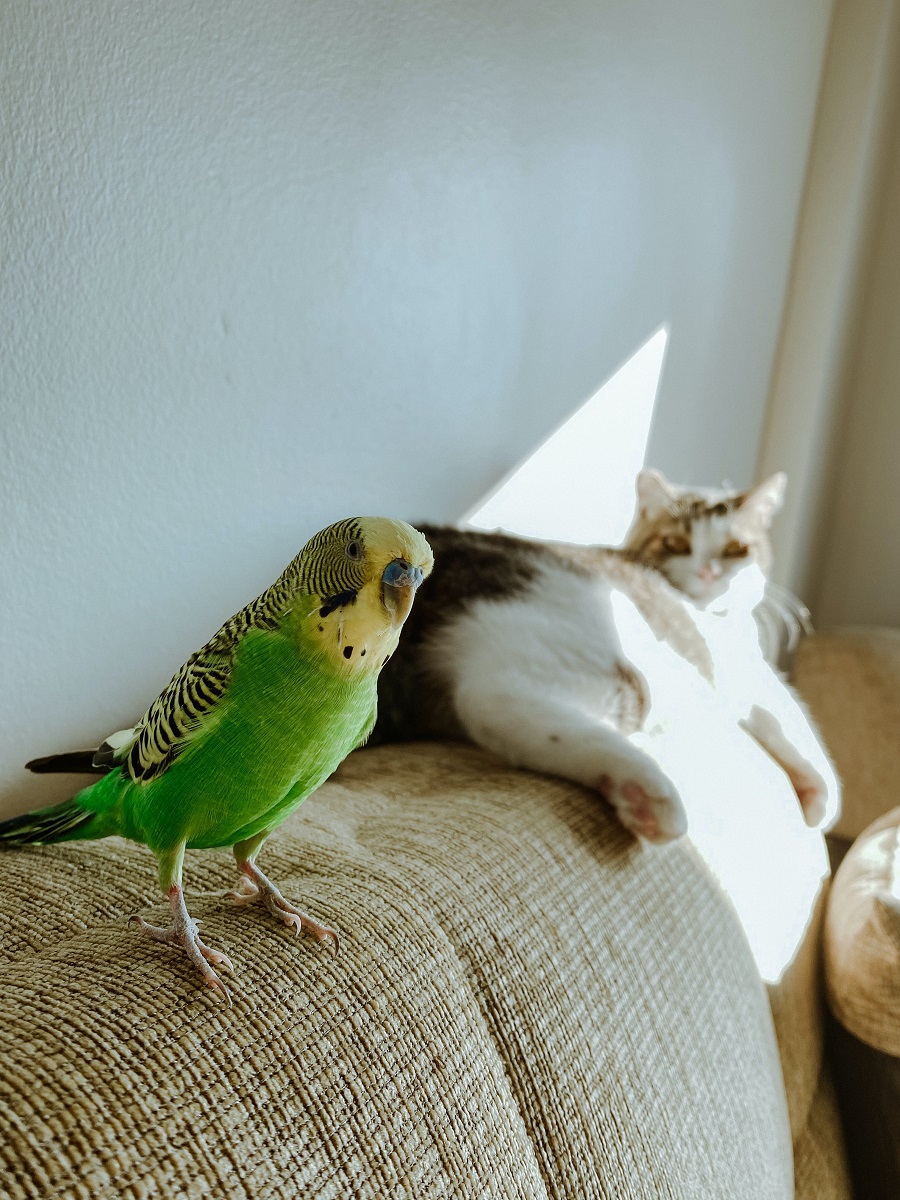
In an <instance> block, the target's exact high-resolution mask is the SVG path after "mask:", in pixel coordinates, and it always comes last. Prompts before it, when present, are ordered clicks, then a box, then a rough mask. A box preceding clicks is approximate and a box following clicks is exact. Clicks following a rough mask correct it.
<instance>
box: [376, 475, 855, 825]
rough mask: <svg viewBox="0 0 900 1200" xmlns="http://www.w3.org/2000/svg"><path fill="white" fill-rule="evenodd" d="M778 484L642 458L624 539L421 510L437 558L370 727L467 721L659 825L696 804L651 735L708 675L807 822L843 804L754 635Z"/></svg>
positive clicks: (779, 480)
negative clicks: (471, 523) (534, 533)
mask: <svg viewBox="0 0 900 1200" xmlns="http://www.w3.org/2000/svg"><path fill="white" fill-rule="evenodd" d="M784 484H785V477H784V476H783V475H776V476H773V477H772V478H771V479H769V480H767V481H766V482H764V483H762V484H760V485H759V486H758V487H756V488H753V489H752V490H750V491H743V492H737V491H727V490H711V489H696V488H681V487H676V486H674V485H673V484H671V483H669V482H668V481H667V480H666V479H665V478H664V477H663V476H662V475H661V474H660V473H659V472H658V471H650V470H645V471H642V472H641V473H640V475H639V476H638V480H637V498H638V503H637V512H636V515H635V519H634V521H633V523H632V526H631V528H630V530H629V532H628V534H627V535H626V538H625V541H624V542H623V544H622V546H621V547H618V548H610V547H603V546H596V547H587V546H575V545H569V544H565V543H554V542H540V541H534V540H530V539H524V538H516V537H511V536H507V535H506V534H502V533H482V532H478V531H475V530H463V529H455V528H441V527H433V526H431V527H428V526H421V528H422V529H423V531H424V533H425V536H426V537H427V538H428V540H429V542H430V543H431V545H432V547H433V549H434V554H435V569H434V573H433V575H432V578H431V580H430V581H429V584H428V586H427V588H423V589H422V594H421V596H420V597H419V599H418V600H417V602H416V605H415V607H414V609H413V612H412V615H411V617H410V619H409V620H408V621H407V624H406V628H405V630H404V635H403V638H402V639H401V642H400V646H399V648H398V650H397V651H396V652H395V654H394V657H393V659H392V660H391V662H390V663H389V664H388V666H387V667H386V668H385V669H384V671H383V672H382V676H381V684H380V687H379V718H378V724H377V726H376V729H375V734H374V736H373V739H372V740H373V742H379V741H381V742H383V741H396V740H408V739H413V738H434V737H467V738H469V739H470V740H471V741H473V742H475V743H476V744H477V745H479V746H482V747H484V748H485V749H487V750H490V751H492V752H494V753H495V754H498V755H499V756H501V757H502V758H504V759H505V760H506V761H508V762H509V763H511V764H513V765H516V766H522V767H528V768H531V769H533V770H537V771H542V772H545V773H547V774H551V775H558V776H561V777H563V778H566V779H572V780H574V781H576V782H578V783H581V784H584V785H587V786H588V787H591V788H594V789H596V790H597V791H598V792H599V793H600V794H602V795H603V796H604V797H605V798H606V799H607V800H608V801H609V802H610V803H611V804H612V805H613V807H614V808H615V810H616V812H617V813H618V815H619V817H620V819H621V820H622V822H623V823H624V824H625V826H626V827H627V828H628V829H630V830H631V831H632V832H633V833H635V834H639V835H641V836H643V837H645V838H647V839H648V840H650V841H654V842H662V841H667V840H670V839H672V838H675V837H677V836H679V835H680V834H682V833H684V831H685V829H686V825H687V821H686V815H685V810H684V806H683V804H682V801H681V798H680V797H679V795H678V791H677V789H676V788H675V785H674V784H673V783H672V781H671V780H670V779H669V777H668V776H667V775H666V773H665V772H664V771H663V770H662V768H661V767H660V766H659V765H658V764H657V762H656V761H654V758H653V736H652V734H653V730H654V728H658V727H660V723H661V722H662V723H664V722H665V719H666V710H667V708H668V709H670V710H671V709H672V708H673V707H677V706H679V705H683V704H684V703H686V702H687V701H686V699H685V697H687V696H688V695H689V694H690V689H691V687H692V686H694V687H696V686H700V687H701V688H706V689H710V688H711V689H713V690H714V693H715V696H716V702H717V703H721V704H723V705H725V706H726V707H727V708H728V710H729V711H730V713H731V714H732V715H733V719H734V721H735V722H736V723H737V724H738V725H740V726H741V727H742V728H743V729H744V730H745V731H746V732H747V733H749V734H750V735H751V736H752V737H753V738H754V739H755V740H756V741H757V742H758V743H759V744H760V745H761V746H762V747H763V749H764V750H765V751H767V752H768V754H769V755H770V756H771V757H772V758H773V759H774V760H775V761H776V762H777V763H778V764H779V765H780V766H781V767H782V768H783V769H784V771H785V772H786V774H787V775H788V777H789V779H790V781H791V783H792V785H793V788H794V790H795V792H796V794H797V797H798V799H799V802H800V804H801V806H802V809H803V814H804V817H805V819H806V820H807V822H808V823H809V824H821V823H826V822H831V821H833V820H834V819H835V817H836V815H837V810H838V805H839V785H838V781H837V777H836V775H835V772H834V768H833V766H832V764H831V762H830V760H829V757H828V754H827V752H826V751H825V749H824V747H823V745H822V743H821V740H820V739H819V737H818V735H817V733H816V731H815V729H814V727H813V725H812V722H811V720H810V718H809V717H808V715H807V714H806V712H805V711H804V709H803V707H802V705H801V704H800V702H799V701H798V699H797V698H796V696H795V695H794V693H793V692H792V691H791V690H790V688H789V687H788V686H787V685H786V684H785V683H784V682H783V680H782V678H781V677H780V676H779V674H778V673H777V671H776V670H775V669H774V668H773V666H772V665H770V662H769V661H767V658H766V655H765V654H764V653H763V649H762V646H761V638H760V624H759V612H760V610H761V608H762V607H763V602H764V598H765V592H766V576H765V573H766V571H767V570H768V568H769V564H770V558H771V550H770V545H769V539H768V529H769V526H770V523H771V520H772V517H773V516H774V514H775V513H776V511H777V510H778V508H779V507H780V505H781V501H782V495H783V491H784ZM679 670H680V672H681V675H680V676H679V674H678V671H679ZM689 677H690V678H689ZM673 680H675V683H674V684H673V682H672V681H673ZM692 681H693V682H692Z"/></svg>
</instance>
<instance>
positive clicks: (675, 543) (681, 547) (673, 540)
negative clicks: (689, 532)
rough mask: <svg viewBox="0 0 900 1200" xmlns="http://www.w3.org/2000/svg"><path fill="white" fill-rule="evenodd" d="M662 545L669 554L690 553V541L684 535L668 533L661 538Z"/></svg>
mask: <svg viewBox="0 0 900 1200" xmlns="http://www.w3.org/2000/svg"><path fill="white" fill-rule="evenodd" d="M663 546H665V548H666V549H667V550H668V552H669V553H670V554H690V552H691V543H690V542H689V541H688V539H687V538H686V537H681V536H680V535H679V534H670V535H669V536H668V537H664V538H663Z"/></svg>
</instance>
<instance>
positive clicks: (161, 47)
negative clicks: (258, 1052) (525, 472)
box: [0, 0, 830, 810]
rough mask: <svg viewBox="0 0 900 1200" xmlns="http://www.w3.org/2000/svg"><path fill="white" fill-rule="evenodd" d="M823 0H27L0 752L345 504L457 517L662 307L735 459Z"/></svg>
mask: <svg viewBox="0 0 900 1200" xmlns="http://www.w3.org/2000/svg"><path fill="white" fill-rule="evenodd" d="M829 11H830V4H829V3H828V2H826V0H792V2H791V3H790V4H784V3H783V2H782V0H723V2H720V3H711V2H710V0H682V2H681V3H679V4H678V5H677V6H673V5H671V4H668V3H665V0H629V3H628V4H622V3H619V2H617V0H562V2H561V3H558V4H553V5H547V4H545V3H543V2H542V0H541V2H538V0H491V2H490V3H485V2H484V0H481V2H478V3H475V2H474V0H452V2H451V0H387V2H385V3H378V4H375V3H371V4H347V3H344V2H339V0H310V2H307V3H303V4H298V3H295V2H294V0H269V2H268V3H266V4H263V3H261V2H260V0H240V2H237V0H215V3H213V0H194V2H193V3H192V4H190V5H185V4H182V3H175V2H174V0H169V2H166V0H161V2H160V3H155V4H152V5H150V4H145V3H142V2H141V0H115V2H113V0H94V2H93V3H91V4H90V5H86V4H85V5H72V4H70V3H67V2H66V0H45V2H44V3H41V4H34V3H28V2H27V0H9V2H8V3H7V4H6V5H5V6H3V8H2V9H0V113H2V119H3V121H4V124H3V126H2V138H3V142H4V144H3V146H2V148H0V171H2V172H3V176H2V179H0V185H2V186H0V204H2V212H0V222H2V223H0V252H2V256H3V269H2V272H0V339H2V340H0V347H2V352H0V422H2V424H0V429H2V445H0V516H2V520H0V569H2V577H0V589H2V592H0V603H2V611H3V614H4V622H3V632H2V634H0V638H2V646H0V670H2V673H3V679H2V684H0V687H2V691H0V695H2V704H3V712H2V719H0V786H2V787H4V788H5V791H4V792H3V795H4V797H5V799H4V803H5V805H6V807H8V808H9V809H10V810H12V809H13V808H20V807H24V806H26V805H27V804H29V803H35V802H38V801H42V800H45V799H47V800H49V799H51V798H53V797H54V796H57V795H60V794H62V792H63V790H65V786H66V785H65V784H64V783H63V784H59V786H58V787H56V788H55V789H54V785H53V784H48V783H47V781H46V780H37V779H30V780H29V779H26V778H25V777H23V775H22V773H21V771H20V763H21V762H22V761H24V759H25V758H26V757H28V756H30V755H33V754H39V753H44V752H47V751H50V750H53V749H56V748H65V747H69V746H73V745H78V744H80V743H90V742H92V741H93V740H95V739H96V738H97V737H98V736H99V735H102V734H104V733H105V732H107V731H108V730H109V729H110V728H111V727H116V726H117V725H118V724H121V723H122V722H123V721H126V720H130V719H132V718H133V717H135V716H137V715H138V713H139V712H140V711H141V709H142V708H143V707H144V705H145V703H146V702H147V701H148V700H149V699H150V698H152V696H153V695H154V694H155V693H156V691H157V690H158V688H159V687H160V686H161V685H162V684H163V683H164V682H165V681H166V679H167V678H168V676H169V675H170V674H171V671H172V670H173V669H174V668H175V667H176V666H177V665H178V663H180V662H181V661H182V660H183V658H184V657H185V656H186V655H187V654H188V653H189V652H190V651H191V650H193V649H194V648H195V647H196V646H197V645H198V644H200V643H201V642H202V641H203V640H204V639H205V638H206V637H207V636H208V635H209V634H210V633H211V632H212V630H213V629H214V628H215V626H216V625H217V624H218V622H219V621H220V620H221V619H223V618H224V617H225V616H227V615H228V614H230V613H231V612H232V611H233V610H234V609H236V608H237V607H238V606H239V605H240V604H242V603H243V602H244V601H245V600H247V599H248V598H249V597H250V596H252V595H253V594H255V593H256V592H257V591H258V590H259V589H260V588H261V587H262V586H264V585H265V584H267V583H268V582H269V581H270V580H271V578H272V577H273V576H274V575H275V574H276V573H277V571H279V570H280V569H281V567H282V566H283V565H284V563H285V562H286V561H287V560H288V559H289V557H290V556H291V555H292V554H293V553H294V551H295V550H296V549H297V547H298V546H299V545H300V544H301V543H302V541H303V540H304V539H305V537H306V536H307V535H308V534H309V533H310V532H311V531H312V530H313V529H315V528H317V527H319V526H320V525H322V524H324V523H325V522H326V521H328V520H329V519H331V518H334V517H337V516H339V515H346V514H347V513H353V512H359V511H362V512H372V511H383V512H392V513H397V514H403V515H409V516H415V515H418V514H421V515H423V516H428V517H432V518H454V517H456V516H458V515H459V514H460V513H462V512H463V511H464V510H466V509H467V508H468V507H469V506H470V505H471V504H472V503H473V502H474V501H476V500H477V499H478V497H479V495H481V494H482V493H483V492H485V491H486V490H487V489H488V488H489V487H490V486H491V485H492V484H493V483H494V482H495V480H496V479H497V478H498V477H499V476H501V475H502V474H503V473H504V472H505V471H506V470H507V469H508V468H509V467H510V466H511V465H512V464H513V463H514V462H515V461H517V460H519V459H521V458H522V457H523V456H524V455H525V454H526V453H528V451H529V450H530V449H531V448H532V447H533V446H534V445H535V444H537V443H538V442H539V441H540V440H541V439H542V437H543V436H544V435H545V434H546V433H547V432H548V431H549V430H550V429H552V428H555V427H556V426H557V425H558V424H559V423H560V421H561V420H562V419H564V418H565V417H566V416H567V415H568V414H569V413H570V412H572V411H573V410H574V409H576V408H577V407H578V406H579V405H580V404H581V403H582V402H583V401H584V400H585V399H586V398H587V397H588V396H589V395H590V394H591V393H592V392H593V391H594V390H595V389H596V388H597V387H598V385H599V384H600V383H601V382H602V381H603V380H604V379H605V378H606V377H607V376H608V375H609V374H610V373H611V372H612V371H613V370H614V368H615V367H616V366H617V365H618V364H619V363H620V362H622V361H623V360H624V359H625V358H627V357H628V355H629V354H630V353H631V352H632V351H633V350H634V349H635V348H636V347H637V346H638V345H640V344H641V343H642V342H643V341H644V340H645V339H646V338H647V337H648V336H649V334H650V333H652V332H653V331H654V330H655V329H657V328H658V327H659V326H660V325H661V324H662V323H663V322H668V324H669V327H670V330H671V336H670V343H669V351H668V358H667V363H666V367H665V373H664V378H663V383H662V389H661V394H660V399H659V403H658V411H657V419H656V423H655V427H654V432H653V434H652V438H651V444H650V454H649V457H650V459H651V460H652V461H654V462H656V463H658V464H659V465H661V466H662V467H663V468H664V469H666V470H667V471H668V472H670V473H671V474H672V475H673V476H675V477H677V478H680V479H685V480H688V479H693V480H695V481H702V480H712V479H716V478H721V477H722V476H730V477H731V478H732V479H733V480H734V481H735V482H736V483H745V482H748V481H749V479H750V478H751V476H752V474H753V469H754V464H755V461H756V455H757V451H758V446H759V435H760V428H761V422H762V417H763V407H764V400H765V393H766V388H767V381H768V378H769V374H770V371H771V365H772V359H773V354H774V348H775V340H776V331H777V328H778V324H779V318H780V311H781V305H782V298H783V293H784V288H785V281H786V276H787V270H788V264H789V258H790V249H791V240H792V235H793V229H794V223H795V217H796V212H797V207H798V203H799V198H800V191H801V184H802V179H803V173H804V167H805V161H806V155H807V146H808V140H809V131H810V126H811V121H812V115H813V109H814V104H815V98H816V91H817V83H818V76H819V71H820V65H821V60H822V53H823V46H824V41H825V36H826V32H827V24H828V18H829Z"/></svg>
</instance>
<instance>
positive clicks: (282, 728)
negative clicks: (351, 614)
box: [80, 631, 377, 849]
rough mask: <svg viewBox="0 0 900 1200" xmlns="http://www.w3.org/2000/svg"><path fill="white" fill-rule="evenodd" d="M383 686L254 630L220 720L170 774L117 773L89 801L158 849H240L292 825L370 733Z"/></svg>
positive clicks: (282, 637)
mask: <svg viewBox="0 0 900 1200" xmlns="http://www.w3.org/2000/svg"><path fill="white" fill-rule="evenodd" d="M301 651H302V652H301ZM376 684H377V673H376V672H374V671H366V672H364V673H360V672H357V673H356V674H348V673H346V672H341V671H337V670H335V667H334V664H333V663H332V662H331V661H330V660H329V658H328V657H327V656H326V655H324V654H322V653H321V652H320V651H319V648H318V647H317V646H315V645H314V644H309V645H307V646H303V647H301V648H300V650H298V645H297V642H296V638H295V637H291V636H288V634H287V633H286V632H285V631H275V632H269V631H253V632H251V633H249V634H247V636H246V637H245V638H244V639H243V641H242V642H241V644H240V647H239V648H238V651H237V653H236V655H235V662H234V671H233V676H232V681H231V685H230V687H229V689H228V694H227V696H225V697H224V698H223V699H222V701H220V703H219V705H218V706H217V710H216V713H215V717H214V719H213V720H212V721H211V722H210V723H209V725H208V727H206V728H204V729H203V731H202V733H200V734H199V735H198V736H197V737H196V739H195V740H194V741H192V742H191V743H190V744H189V745H188V746H187V748H186V749H185V750H184V751H183V753H182V754H181V755H180V756H179V757H178V759H176V761H175V762H174V763H173V764H172V765H171V766H170V767H169V768H168V770H166V771H165V773H164V774H162V775H160V776H159V777H158V778H156V779H154V780H153V781H152V782H150V783H147V784H136V783H132V782H130V781H128V780H126V779H125V778H123V776H122V774H121V772H119V771H116V772H114V773H113V775H110V776H107V777H106V778H104V779H103V780H100V781H99V782H98V783H97V784H95V785H94V787H93V788H92V789H90V793H91V795H90V797H88V794H87V793H82V796H81V798H80V799H81V802H82V803H83V804H84V806H85V807H90V808H95V809H100V810H104V809H105V810H106V811H107V812H108V813H109V816H110V818H115V824H116V826H117V829H116V832H119V833H122V834H124V836H126V837H129V838H133V839H134V840H136V841H141V842H145V843H146V844H147V845H149V846H150V847H151V848H152V849H159V848H162V847H166V846H171V845H174V844H176V843H178V842H180V841H182V840H183V841H185V842H186V843H187V845H188V846H189V847H191V848H194V849H200V848H203V847H211V846H230V845H233V844H234V843H235V842H239V841H243V840H244V839H246V838H248V837H252V836H253V835H254V834H257V833H259V832H261V831H262V830H264V829H269V828H273V827H274V826H275V825H277V824H279V822H280V821H282V820H284V818H285V817H286V816H288V814H289V813H290V812H292V811H293V810H294V809H295V808H296V807H297V805H298V804H300V803H301V801H302V800H303V799H305V797H306V796H307V795H309V793H310V792H312V791H314V790H315V789H316V788H317V787H318V786H319V785H320V784H321V783H322V782H324V780H325V779H327V777H328V776H329V775H330V774H331V773H332V771H334V770H335V768H336V767H337V766H338V765H339V763H340V762H341V761H342V760H343V759H344V758H345V757H346V755H347V754H348V753H349V752H350V751H351V750H352V749H354V747H355V746H357V745H358V744H359V742H360V741H361V740H362V739H363V738H364V737H365V736H366V735H367V734H368V732H369V730H370V729H371V726H372V724H373V723H374V720H375V705H376Z"/></svg>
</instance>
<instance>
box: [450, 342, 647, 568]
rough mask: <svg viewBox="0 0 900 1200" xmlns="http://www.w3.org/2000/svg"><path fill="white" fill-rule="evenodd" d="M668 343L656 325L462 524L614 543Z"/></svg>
mask: <svg viewBox="0 0 900 1200" xmlns="http://www.w3.org/2000/svg"><path fill="white" fill-rule="evenodd" d="M668 339H669V328H668V326H667V325H663V326H662V327H661V328H660V329H658V330H657V331H656V332H655V333H654V334H653V335H652V336H651V337H650V338H649V339H648V340H647V341H646V342H644V344H643V345H642V346H641V347H640V348H639V349H638V350H636V351H635V353H634V354H632V355H631V357H630V358H629V359H628V360H627V361H626V362H625V363H623V364H622V366H621V367H619V369H618V370H617V371H616V372H615V374H614V375H612V376H611V377H610V378H609V379H608V380H607V381H606V383H604V384H603V386H602V387H601V388H600V389H599V390H598V391H596V392H595V393H594V395H593V396H591V398H590V399H589V400H588V401H587V402H586V403H585V404H583V405H582V406H581V408H579V409H578V411H577V412H575V413H574V414H573V415H572V416H571V417H569V419H568V420H567V421H566V422H565V424H564V425H562V426H560V428H559V429H557V430H556V432H555V433H552V434H551V435H550V437H549V438H547V440H546V441H545V442H544V443H543V444H542V445H541V446H539V447H538V449H537V450H535V451H534V453H533V454H532V455H531V456H530V457H529V458H527V459H526V460H525V462H523V463H522V464H521V465H520V466H518V467H517V468H516V469H515V470H514V471H512V472H511V473H510V474H509V475H508V476H507V477H506V479H505V480H504V481H503V482H502V483H500V484H499V486H498V487H497V488H496V489H495V490H494V491H493V492H491V493H490V494H489V495H488V496H487V498H486V499H483V500H480V501H479V502H478V504H477V505H476V506H475V507H474V508H473V509H472V510H471V511H470V512H469V513H468V514H466V516H465V517H464V518H463V522H464V523H466V524H468V525H470V526H474V527H475V528H476V529H504V530H506V531H507V532H508V533H517V534H523V535H525V536H527V537H538V538H547V539H555V540H558V541H567V542H581V543H585V544H590V543H603V544H607V545H616V544H617V543H618V542H620V541H621V540H622V538H623V536H624V534H625V531H626V529H627V528H628V526H629V524H630V523H631V518H632V516H633V514H634V479H635V476H636V475H637V473H638V471H639V470H640V469H641V467H642V466H643V465H644V456H645V454H646V452H647V441H648V439H649V437H650V425H651V422H652V420H653V410H654V407H655V405H656V396H657V392H658V390H659V381H660V377H661V375H662V369H663V362H664V359H665V353H666V345H667V343H668Z"/></svg>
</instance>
